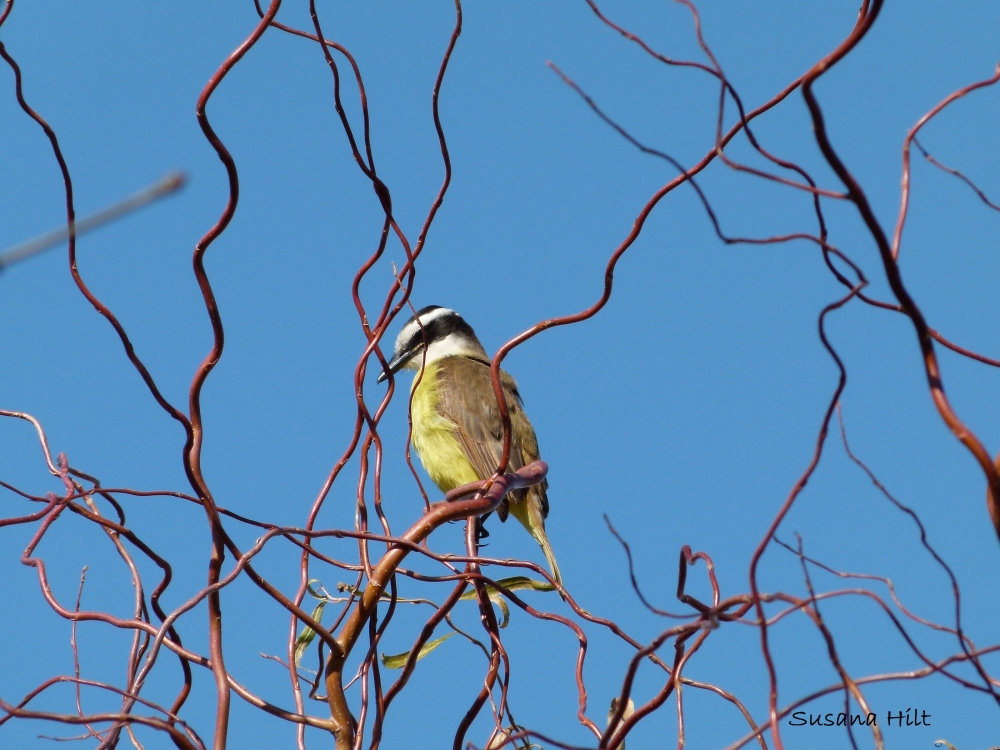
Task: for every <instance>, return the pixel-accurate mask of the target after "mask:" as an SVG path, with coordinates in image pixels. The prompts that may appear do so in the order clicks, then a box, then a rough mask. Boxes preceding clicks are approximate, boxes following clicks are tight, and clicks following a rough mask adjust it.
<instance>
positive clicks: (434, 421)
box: [410, 362, 481, 492]
mask: <svg viewBox="0 0 1000 750" xmlns="http://www.w3.org/2000/svg"><path fill="white" fill-rule="evenodd" d="M437 377H438V363H437V362H429V363H428V364H427V366H426V367H425V368H424V371H423V375H420V374H419V373H418V375H417V376H416V377H415V378H414V379H413V385H412V386H411V389H412V400H411V406H410V414H411V418H412V420H413V435H412V440H413V447H414V448H416V449H417V453H418V454H419V455H420V462H421V463H422V464H423V465H424V468H425V469H426V470H427V473H428V474H430V477H431V479H433V480H434V484H436V485H437V486H438V488H439V489H440V490H441V491H442V492H447V491H448V490H452V489H455V488H456V487H461V486H462V485H463V484H468V483H469V482H475V481H478V480H479V479H480V478H481V477H480V476H479V475H478V474H477V473H476V470H475V469H474V468H473V467H472V464H471V463H470V462H469V459H468V458H466V457H465V453H464V452H463V450H462V446H461V444H460V443H459V442H458V438H457V437H455V430H456V429H457V427H456V425H455V423H454V422H452V421H451V420H450V419H448V418H447V417H445V416H443V415H442V414H441V412H440V410H439V408H438V387H437ZM418 380H419V382H418Z"/></svg>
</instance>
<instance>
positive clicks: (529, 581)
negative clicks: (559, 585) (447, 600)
mask: <svg viewBox="0 0 1000 750" xmlns="http://www.w3.org/2000/svg"><path fill="white" fill-rule="evenodd" d="M497 583H498V584H499V585H500V586H503V587H504V588H505V589H507V590H508V591H521V590H522V589H532V590H534V591H555V590H556V587H555V586H553V585H552V584H551V583H545V582H543V581H536V580H534V579H533V578H528V576H511V577H510V578H498V579H497ZM486 588H488V589H489V590H490V591H496V592H497V593H498V594H499V593H500V592H499V591H497V589H495V588H493V587H492V586H490V585H489V584H488V583H487V584H486ZM462 598H463V599H466V600H468V599H475V598H476V592H475V591H469V592H466V593H464V594H462Z"/></svg>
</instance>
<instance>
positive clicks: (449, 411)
mask: <svg viewBox="0 0 1000 750" xmlns="http://www.w3.org/2000/svg"><path fill="white" fill-rule="evenodd" d="M400 370H417V371H418V375H417V376H415V377H414V379H413V384H412V385H411V387H410V392H411V400H410V404H411V406H410V415H411V420H412V425H413V430H412V441H413V447H414V448H416V450H417V454H418V455H419V456H420V462H421V463H422V464H423V466H424V469H426V471H427V473H428V474H429V475H430V477H431V479H432V480H433V481H434V483H435V484H436V485H437V486H438V489H440V490H441V491H442V492H448V491H449V490H453V489H455V488H456V487H461V486H462V485H465V484H469V483H470V482H476V481H480V480H483V479H488V478H489V477H491V476H493V474H494V473H495V472H496V470H497V466H498V465H499V464H500V458H501V456H502V454H503V423H502V421H501V419H500V408H499V405H498V404H497V399H496V394H495V393H494V392H493V383H492V380H491V377H490V358H489V356H488V355H487V354H486V349H484V348H483V345H482V344H481V343H480V341H479V339H478V338H477V337H476V333H475V331H473V330H472V326H470V325H469V324H468V323H466V322H465V320H464V319H463V318H462V316H461V315H459V314H458V313H457V312H455V311H454V310H450V309H448V308H446V307H440V306H438V305H428V306H427V307H424V308H423V309H421V310H418V311H417V313H416V314H415V315H414V316H412V317H411V318H410V319H409V320H408V321H407V322H406V323H405V324H404V325H403V328H402V329H401V330H400V332H399V335H398V336H397V338H396V345H395V350H394V352H393V355H392V358H391V359H390V360H389V362H388V363H387V364H386V366H385V369H384V370H383V371H382V372H381V373H380V374H379V376H378V382H380V383H381V382H383V381H385V380H386V379H387V378H388V377H389V375H390V374H394V373H396V372H398V371H400ZM421 370H422V372H420V371H421ZM500 382H501V383H502V385H503V390H504V396H505V397H506V401H507V408H508V410H509V411H510V422H511V432H512V434H511V443H510V460H509V462H508V466H507V470H508V471H517V470H518V469H520V468H521V467H522V466H526V465H527V464H530V463H531V462H532V461H537V460H538V458H539V453H538V440H537V439H536V437H535V430H534V428H533V427H532V426H531V422H530V421H528V416H527V415H526V414H525V413H524V404H523V402H522V400H521V394H520V393H519V392H518V390H517V383H515V382H514V378H512V377H511V376H510V375H508V374H507V373H506V372H504V371H503V370H501V371H500ZM547 489H548V482H547V481H544V480H543V481H542V482H541V483H539V484H536V485H533V486H531V487H528V488H525V489H519V490H513V491H511V492H509V493H507V495H506V496H505V497H504V499H503V501H502V502H501V504H500V506H499V507H498V508H497V511H496V512H497V516H499V518H500V520H501V521H506V520H507V516H508V514H511V515H513V516H514V518H516V519H517V520H518V521H520V522H521V524H522V525H523V526H524V528H525V529H527V530H528V533H529V534H531V536H532V537H533V538H534V539H535V541H536V542H538V546H540V547H541V548H542V553H543V554H544V555H545V559H546V561H547V562H548V564H549V568H550V570H551V571H552V577H553V579H555V581H556V582H557V583H559V584H561V583H562V576H561V574H560V572H559V566H558V564H557V563H556V558H555V554H554V553H553V551H552V545H551V544H550V543H549V538H548V535H547V534H546V533H545V519H546V517H547V516H548V515H549V499H548V494H547Z"/></svg>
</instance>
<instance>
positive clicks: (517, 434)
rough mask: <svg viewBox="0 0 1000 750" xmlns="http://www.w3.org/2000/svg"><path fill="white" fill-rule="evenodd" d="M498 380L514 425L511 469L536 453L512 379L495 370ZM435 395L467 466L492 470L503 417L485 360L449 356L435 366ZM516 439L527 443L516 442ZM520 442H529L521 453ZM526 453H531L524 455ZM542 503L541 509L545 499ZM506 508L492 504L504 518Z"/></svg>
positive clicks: (517, 496) (482, 473)
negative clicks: (501, 416)
mask: <svg viewBox="0 0 1000 750" xmlns="http://www.w3.org/2000/svg"><path fill="white" fill-rule="evenodd" d="M501 382H502V383H503V386H504V394H505V395H506V397H507V408H508V409H509V410H510V418H511V424H512V426H513V428H514V429H513V433H514V434H513V436H512V438H511V450H510V461H509V462H508V465H507V471H517V470H518V469H520V468H521V467H522V466H524V465H525V463H530V462H531V461H534V460H535V458H537V457H538V443H537V441H536V440H535V433H534V430H532V429H531V424H530V423H528V420H527V417H525V416H524V410H523V409H522V407H521V396H520V394H519V393H518V392H517V384H516V383H515V382H514V379H513V378H511V377H510V375H508V374H507V373H505V372H502V371H501ZM438 398H439V401H438V408H439V410H440V411H441V413H442V414H443V415H444V416H446V417H447V418H448V419H450V420H451V421H452V422H454V423H455V426H456V428H457V429H456V430H455V434H456V437H457V438H458V441H459V443H460V444H461V446H462V450H463V451H464V452H465V455H466V456H467V457H468V459H469V462H470V463H471V464H472V468H473V469H475V471H476V473H477V474H478V475H479V478H480V479H486V478H487V477H490V476H492V475H493V472H495V471H496V469H497V465H498V464H499V463H500V458H501V455H502V454H503V423H502V422H501V420H500V408H499V406H498V405H497V400H496V396H495V395H494V394H493V385H492V382H491V381H490V367H489V365H488V364H486V363H485V362H480V361H478V360H474V359H468V358H466V357H449V358H448V360H447V361H446V362H442V364H441V365H440V366H439V367H438ZM525 427H526V428H527V429H525ZM522 439H523V442H525V443H530V446H528V445H522ZM524 448H530V450H529V451H528V452H527V455H526V453H525V450H524ZM529 456H533V457H531V458H530V459H529ZM510 495H511V500H513V501H514V502H520V501H522V500H523V499H524V497H525V490H516V491H514V492H512V493H510ZM542 497H543V498H544V490H543V491H542ZM543 505H544V506H545V510H546V511H547V510H548V508H547V506H548V503H547V502H544V503H543ZM506 510H507V508H506V504H505V505H504V507H503V508H502V509H500V510H498V515H500V516H501V518H502V519H504V520H506V516H507V513H506Z"/></svg>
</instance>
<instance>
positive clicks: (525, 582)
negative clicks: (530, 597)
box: [461, 576, 556, 628]
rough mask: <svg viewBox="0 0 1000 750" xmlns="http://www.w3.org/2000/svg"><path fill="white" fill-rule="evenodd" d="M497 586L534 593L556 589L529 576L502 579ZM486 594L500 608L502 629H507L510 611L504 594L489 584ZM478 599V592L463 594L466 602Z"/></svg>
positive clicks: (462, 597)
mask: <svg viewBox="0 0 1000 750" xmlns="http://www.w3.org/2000/svg"><path fill="white" fill-rule="evenodd" d="M497 585H499V586H503V587H504V588H505V589H507V590H508V591H519V590H521V589H532V590H533V591H555V590H556V587H555V586H553V585H552V584H550V583H544V582H542V581H536V580H534V579H532V578H528V577H527V576H512V577H510V578H500V579H498V580H497ZM486 593H487V594H488V595H489V597H490V601H492V602H495V603H496V605H497V606H498V607H500V612H501V614H502V615H503V616H502V617H501V620H500V627H501V628H505V627H507V623H509V622H510V609H509V608H508V607H507V602H506V601H504V597H503V594H502V593H500V590H499V589H495V588H493V586H490V585H489V584H488V583H487V584H486ZM475 598H476V591H475V589H473V590H472V591H467V592H465V593H464V594H462V596H461V599H464V600H465V601H470V600H472V599H475Z"/></svg>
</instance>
